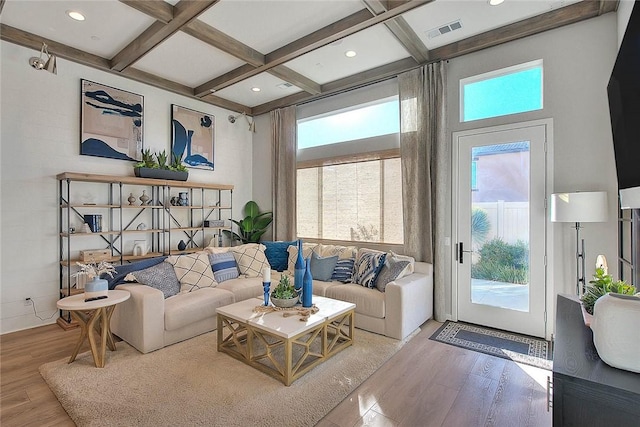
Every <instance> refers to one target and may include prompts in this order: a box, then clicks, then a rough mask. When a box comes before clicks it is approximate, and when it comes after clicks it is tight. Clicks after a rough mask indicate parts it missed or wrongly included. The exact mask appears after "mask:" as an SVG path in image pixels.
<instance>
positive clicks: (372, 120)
mask: <svg viewBox="0 0 640 427" xmlns="http://www.w3.org/2000/svg"><path fill="white" fill-rule="evenodd" d="M394 117H398V118H399V117H400V110H399V104H398V97H391V98H388V99H384V100H381V101H377V102H373V103H370V104H365V105H359V106H357V107H356V108H349V109H346V111H334V112H331V113H328V114H323V115H321V116H316V117H311V118H309V119H305V120H300V121H298V149H304V148H311V147H318V146H321V145H328V144H335V143H338V142H345V141H353V140H357V139H363V138H370V137H374V136H380V135H390V134H394V133H395V134H397V133H398V132H400V120H399V119H398V120H393V118H394ZM390 118H391V120H390Z"/></svg>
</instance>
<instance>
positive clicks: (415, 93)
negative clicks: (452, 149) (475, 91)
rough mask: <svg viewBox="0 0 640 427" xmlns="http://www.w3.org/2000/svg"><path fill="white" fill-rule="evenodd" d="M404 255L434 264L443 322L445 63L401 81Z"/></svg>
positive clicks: (436, 307)
mask: <svg viewBox="0 0 640 427" xmlns="http://www.w3.org/2000/svg"><path fill="white" fill-rule="evenodd" d="M398 86H399V93H400V156H401V159H402V200H403V215H404V240H405V246H404V249H405V254H406V255H410V256H413V257H414V258H416V259H417V260H419V261H425V262H430V263H433V268H434V314H435V319H436V320H438V321H443V320H445V284H444V277H445V276H444V274H445V268H446V256H447V251H446V248H445V246H444V237H445V234H446V218H445V214H446V204H445V201H446V197H447V188H448V187H447V185H448V184H447V182H448V178H447V177H448V164H449V157H448V155H447V153H448V152H449V148H448V144H447V143H446V141H445V125H446V115H445V112H446V107H445V102H446V101H445V88H446V75H445V63H444V62H438V63H432V64H428V65H426V66H424V67H421V68H418V69H415V70H412V71H408V72H406V73H404V74H401V75H400V76H398Z"/></svg>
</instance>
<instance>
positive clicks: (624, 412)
mask: <svg viewBox="0 0 640 427" xmlns="http://www.w3.org/2000/svg"><path fill="white" fill-rule="evenodd" d="M556 310H557V312H556V337H555V345H554V351H553V425H554V426H590V427H595V426H606V427H612V426H616V427H622V426H638V425H639V422H640V421H639V420H640V374H636V373H633V372H630V371H625V370H622V369H617V368H612V367H611V366H609V365H607V364H606V363H604V362H603V361H602V360H600V357H598V352H597V351H596V348H595V346H594V345H593V333H592V332H591V329H590V328H589V327H587V326H585V324H584V321H583V318H582V311H581V309H580V302H579V301H578V300H577V297H573V296H567V295H558V298H557V304H556ZM626 327H634V328H637V327H638V325H626ZM638 357H640V354H639V355H638Z"/></svg>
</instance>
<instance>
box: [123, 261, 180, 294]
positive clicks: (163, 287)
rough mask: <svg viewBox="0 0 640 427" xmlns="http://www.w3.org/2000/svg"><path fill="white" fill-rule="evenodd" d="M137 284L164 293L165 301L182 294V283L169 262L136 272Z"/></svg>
mask: <svg viewBox="0 0 640 427" xmlns="http://www.w3.org/2000/svg"><path fill="white" fill-rule="evenodd" d="M131 274H133V277H135V278H136V282H138V283H142V284H143V285H147V286H150V287H152V288H155V289H158V290H160V291H162V294H163V295H164V297H165V299H166V298H169V297H171V296H174V295H177V294H178V292H180V282H179V281H178V277H177V276H176V272H175V271H174V269H173V265H171V264H169V263H168V262H161V263H158V264H156V265H154V266H152V267H149V268H145V269H144V270H138V271H134V272H133V273H131Z"/></svg>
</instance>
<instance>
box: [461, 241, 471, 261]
mask: <svg viewBox="0 0 640 427" xmlns="http://www.w3.org/2000/svg"><path fill="white" fill-rule="evenodd" d="M457 246H458V254H457V255H458V262H459V263H460V264H463V263H464V253H465V252H466V253H469V254H471V253H473V251H465V250H464V244H463V243H462V242H458V245H457Z"/></svg>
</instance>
